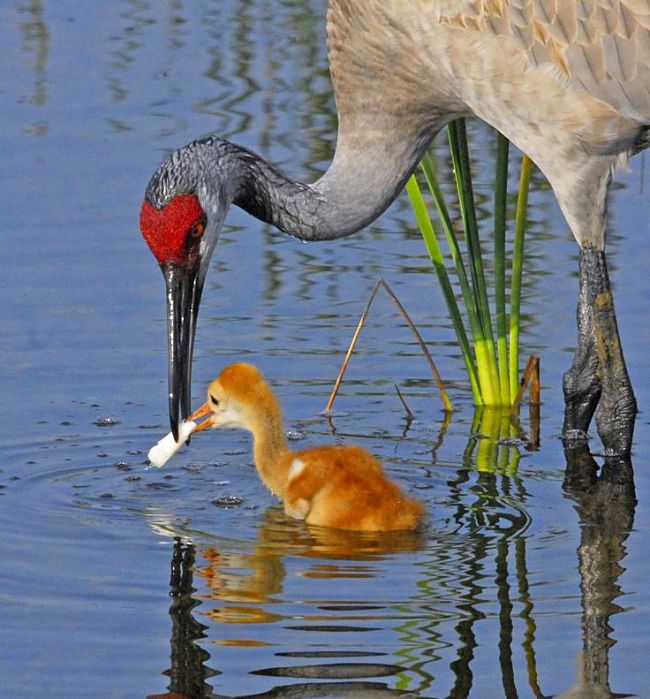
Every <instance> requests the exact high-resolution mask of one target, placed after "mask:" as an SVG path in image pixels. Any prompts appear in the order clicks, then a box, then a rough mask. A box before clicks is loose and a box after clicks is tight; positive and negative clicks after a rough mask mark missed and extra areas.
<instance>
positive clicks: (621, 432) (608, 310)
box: [564, 247, 637, 456]
mask: <svg viewBox="0 0 650 699" xmlns="http://www.w3.org/2000/svg"><path fill="white" fill-rule="evenodd" d="M564 393H565V403H566V412H565V420H564V434H565V437H567V438H569V439H570V438H571V437H575V436H578V435H579V433H580V432H582V433H585V432H586V429H587V427H588V425H589V421H590V420H591V417H592V415H593V413H594V410H595V409H596V406H598V411H597V415H596V425H597V428H598V434H599V435H600V438H601V440H602V442H603V447H604V449H605V454H607V455H610V456H624V455H627V454H629V453H630V449H631V446H632V435H633V432H634V420H635V417H636V412H637V407H636V399H635V398H634V392H633V390H632V384H631V382H630V378H629V376H628V373H627V369H626V367H625V360H624V358H623V348H622V346H621V339H620V337H619V334H618V326H617V323H616V314H615V312H614V299H613V297H612V291H611V287H610V284H609V276H608V273H607V260H606V256H605V252H604V251H603V250H596V249H595V248H592V247H585V248H582V249H581V250H580V295H579V299H578V350H577V352H576V356H575V359H574V362H573V366H572V367H571V369H570V370H569V371H568V372H567V374H565V377H564Z"/></svg>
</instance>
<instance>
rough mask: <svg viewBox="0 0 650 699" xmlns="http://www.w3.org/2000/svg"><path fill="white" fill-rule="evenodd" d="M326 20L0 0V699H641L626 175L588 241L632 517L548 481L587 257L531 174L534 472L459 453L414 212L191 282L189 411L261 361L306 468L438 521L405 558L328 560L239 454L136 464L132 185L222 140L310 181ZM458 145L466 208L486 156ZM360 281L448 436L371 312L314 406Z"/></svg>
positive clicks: (158, 427)
mask: <svg viewBox="0 0 650 699" xmlns="http://www.w3.org/2000/svg"><path fill="white" fill-rule="evenodd" d="M323 5H324V3H322V2H317V1H316V0H312V1H309V0H305V1H303V2H297V1H293V0H265V1H261V0H257V1H254V2H236V1H235V0H226V1H224V0H219V2H216V1H215V2H209V1H208V0H204V1H203V2H197V3H193V4H192V5H191V6H189V5H188V6H186V5H184V4H182V3H178V2H169V3H146V2H133V1H131V2H127V1H126V0H120V1H116V2H113V3H105V4H103V5H101V6H100V5H98V4H93V5H92V6H91V4H88V6H87V7H86V5H85V4H79V3H67V2H59V3H53V2H52V3H46V2H38V1H37V0H31V1H29V2H28V1H27V0H22V1H18V0H15V1H14V0H9V1H8V2H5V3H4V4H3V5H2V7H0V46H1V47H2V49H1V55H2V60H0V104H1V107H2V108H1V110H0V119H1V123H2V129H0V163H1V167H0V211H2V214H3V216H2V236H1V238H0V240H1V241H2V243H1V244H2V259H3V261H4V265H3V276H2V279H3V281H2V287H1V288H2V298H3V303H2V304H1V305H0V321H1V322H0V352H1V359H2V361H1V363H0V367H1V368H0V385H1V386H2V390H1V391H0V408H1V412H0V415H1V416H2V425H3V437H2V440H1V441H0V532H2V537H1V538H0V561H2V566H1V567H0V688H1V689H2V694H3V696H21V697H42V696H49V697H66V698H68V697H84V698H85V697H120V698H121V697H143V696H148V695H160V694H164V693H165V692H170V693H171V692H173V693H176V694H180V695H185V696H188V697H204V696H250V695H262V696H305V697H306V696H334V697H339V696H390V695H392V694H395V695H397V694H399V693H400V692H408V693H410V695H411V696H426V697H481V698H483V697H488V698H489V697H503V696H506V697H535V696H543V695H544V696H549V695H561V693H562V692H567V691H568V690H569V689H570V688H571V687H572V686H573V685H575V684H576V683H580V682H582V683H583V684H582V686H583V687H584V682H585V681H586V679H587V678H586V676H585V674H584V671H585V670H588V671H589V675H588V676H590V677H592V678H593V682H594V683H595V684H594V685H592V687H591V688H590V689H589V690H584V692H587V693H584V692H583V695H582V696H603V697H605V696H611V693H612V692H620V693H628V694H632V695H636V696H647V695H648V692H647V686H646V685H647V671H646V667H645V659H646V658H647V656H648V653H649V652H650V648H649V646H648V640H647V633H646V630H647V629H648V628H649V627H650V626H649V625H650V620H649V618H648V617H649V614H648V613H649V609H650V599H649V596H648V586H647V579H648V575H649V573H650V567H649V564H648V560H649V556H648V544H647V542H646V541H645V532H646V531H647V530H648V524H649V510H648V503H647V493H648V475H647V467H646V461H647V457H646V455H647V454H648V450H649V447H650V428H649V425H648V417H647V410H646V407H647V403H648V400H649V398H650V394H649V393H648V390H647V387H648V386H649V385H650V363H649V362H648V359H647V352H646V351H645V350H646V347H647V337H646V336H647V330H646V329H647V327H648V326H649V323H648V320H649V318H648V312H647V304H645V299H646V298H647V297H648V293H649V292H650V289H649V288H648V287H649V283H648V277H647V274H646V260H647V257H648V243H647V241H646V238H647V232H648V223H647V218H648V205H647V189H646V185H645V171H644V165H645V162H644V159H643V157H640V158H637V159H636V160H635V161H634V162H633V164H632V167H631V170H630V171H629V172H626V173H622V174H621V175H620V176H619V178H618V180H617V181H618V186H617V188H616V190H615V191H614V193H613V196H612V200H611V223H612V230H611V234H610V246H609V251H610V265H611V268H612V277H613V282H614V288H615V293H616V297H617V302H618V312H619V322H620V328H621V334H622V336H623V341H624V344H625V348H626V358H627V361H628V365H629V369H630V373H631V376H632V379H633V382H634V385H635V388H636V392H637V397H638V399H639V404H640V408H641V412H640V415H639V418H638V421H637V430H636V435H635V447H634V454H633V465H634V485H635V486H636V495H637V498H638V504H637V505H636V507H633V506H631V505H630V502H629V499H626V497H625V493H624V492H623V491H620V492H618V493H615V494H614V496H612V495H611V493H606V495H607V496H608V497H602V496H599V495H598V494H597V493H596V494H592V495H588V496H585V495H580V494H578V490H579V489H574V490H570V489H569V488H567V487H566V486H563V479H564V474H565V468H566V460H565V455H564V454H563V452H562V448H561V444H560V442H559V440H558V434H559V432H560V428H561V422H562V396H561V390H560V386H561V375H562V372H563V371H564V370H565V369H566V368H567V367H568V365H569V364H570V361H571V355H572V351H573V349H574V345H575V321H574V308H575V296H576V291H577V279H576V269H577V261H576V250H575V246H574V244H573V242H572V241H571V239H570V236H569V234H568V232H567V230H566V226H565V224H564V222H563V221H562V219H561V217H560V215H559V212H558V210H557V206H556V204H555V203H554V200H553V198H552V196H551V194H550V192H549V191H548V188H547V187H546V186H545V185H544V183H543V181H542V180H541V178H539V177H537V179H536V182H535V187H534V191H533V195H532V208H531V222H530V235H529V240H528V243H527V244H528V258H527V263H526V265H527V266H526V282H525V294H524V311H525V313H526V317H525V322H524V335H523V343H524V353H525V354H528V353H530V352H535V353H537V354H539V355H540V357H541V363H542V382H543V386H542V399H543V405H542V409H541V445H540V448H539V449H538V450H529V449H528V448H527V445H526V442H525V440H524V441H522V442H518V443H517V444H516V445H515V446H507V445H505V444H501V445H500V446H499V445H495V444H493V443H490V442H489V440H485V439H480V438H475V437H472V436H471V435H472V433H473V430H472V422H473V418H474V415H473V409H472V406H471V399H470V396H469V393H468V390H467V386H466V382H465V379H464V377H463V372H462V366H461V361H460V357H459V353H458V350H457V348H456V346H455V341H454V336H453V333H452V330H451V328H450V324H449V321H448V319H447V317H446V312H445V308H444V304H443V302H442V299H441V296H440V293H439V291H438V287H437V282H436V280H435V278H434V277H433V275H432V273H431V267H430V263H429V261H428V258H427V255H426V251H425V249H424V246H423V244H422V241H421V239H420V238H419V234H418V233H417V231H416V230H415V229H414V226H413V217H412V213H411V211H410V208H409V205H408V201H407V200H406V197H405V196H402V197H400V199H399V200H398V201H397V202H396V203H395V204H394V205H393V206H392V207H391V209H390V210H389V211H388V212H387V214H385V215H384V216H383V217H382V218H381V219H380V220H379V221H377V222H376V223H375V224H373V225H372V226H371V227H369V228H368V229H366V230H365V231H363V232H361V233H360V234H358V235H356V236H354V237H352V238H349V239H347V240H344V241H338V242H335V243H331V244H320V245H317V244H314V245H304V244H301V243H299V242H298V241H295V240H293V239H290V238H287V237H284V236H282V235H280V234H277V233H274V232H273V231H271V230H270V229H268V228H267V227H265V226H263V225H262V224H260V223H258V222H257V221H255V220H252V219H250V218H249V217H247V216H246V215H245V214H243V213H242V212H239V211H237V210H233V211H232V212H231V214H230V216H229V218H228V221H227V226H226V230H225V231H224V234H223V236H222V239H221V241H220V243H219V246H218V248H217V250H216V253H215V256H214V260H213V264H212V269H211V272H210V275H209V277H208V282H207V286H206V292H205V296H204V302H203V307H202V311H201V319H200V322H199V330H198V336H197V348H196V361H195V371H194V376H195V380H194V393H195V403H197V405H198V402H199V401H201V400H202V395H203V391H204V390H205V387H206V386H207V383H208V382H209V381H210V380H211V379H212V378H214V376H216V374H217V373H218V372H219V370H220V369H221V367H222V366H224V365H225V364H227V363H229V362H231V361H234V360H238V359H242V358H244V359H246V360H248V361H252V362H254V363H256V364H257V365H258V366H259V367H260V368H261V369H262V370H263V371H264V373H265V374H266V375H267V376H268V378H269V379H270V380H271V381H272V383H273V384H274V386H275V387H276V389H277V392H278V396H279V398H280V400H281V402H282V405H283V408H284V412H285V417H286V421H287V428H288V429H290V430H291V431H292V433H293V436H294V437H295V438H296V446H299V447H301V448H302V447H304V446H307V445H308V444H316V443H321V442H326V443H327V442H329V443H334V442H340V443H348V442H350V443H352V442H354V443H360V444H363V445H364V446H366V447H367V448H369V449H370V450H372V451H373V452H374V453H376V454H377V455H378V456H379V457H380V458H381V459H382V460H383V461H384V463H385V465H386V468H387V470H388V471H389V473H390V474H391V476H392V477H393V478H395V479H396V480H397V481H399V482H400V483H401V484H402V485H403V486H404V488H405V489H407V490H408V491H409V492H411V493H412V494H414V495H415V496H416V497H419V498H421V499H422V500H423V501H425V502H426V503H427V505H428V509H429V511H430V522H429V526H428V528H427V529H426V530H425V532H424V533H423V534H422V536H420V537H410V536H407V537H396V538H390V539H387V538H385V537H382V538H381V540H376V539H375V538H373V537H370V538H359V537H350V536H344V535H335V534H333V533H331V532H330V533H327V532H322V531H321V532H314V531H310V530H308V529H307V528H306V527H304V525H302V524H301V523H298V522H294V521H292V520H289V519H287V518H286V517H284V515H283V514H282V512H281V510H280V509H279V508H278V506H277V503H276V502H275V501H274V499H273V498H272V496H271V495H270V494H269V493H268V492H266V490H265V489H264V487H263V486H262V484H261V483H260V481H259V479H258V478H257V476H256V473H255V471H254V469H253V468H252V466H251V455H250V443H249V439H248V436H247V435H246V434H243V433H239V432H224V433H218V434H217V433H211V434H206V435H201V436H199V437H197V438H196V439H194V440H193V441H192V444H191V446H190V447H189V448H186V449H184V450H182V451H181V452H180V453H179V454H178V455H177V456H176V457H175V458H174V459H173V460H172V461H171V462H170V463H169V465H168V466H167V467H166V468H165V469H163V470H147V469H146V463H145V461H146V452H147V450H148V449H149V447H150V446H151V445H152V444H153V443H154V442H155V441H157V439H159V438H160V437H161V436H162V435H163V434H164V433H165V432H166V431H167V429H168V426H167V416H166V400H165V395H166V375H165V372H166V345H165V310H164V292H163V282H162V278H161V275H160V272H159V270H158V269H157V267H156V265H155V263H154V261H153V259H152V258H151V256H150V253H149V251H148V250H147V248H146V246H145V244H144V243H143V241H142V240H141V238H140V235H139V232H138V225H137V219H138V212H139V207H140V204H141V200H142V196H143V191H144V187H145V185H146V183H147V180H148V178H149V176H150V174H151V172H152V170H153V168H154V167H155V166H156V165H157V163H158V162H159V160H160V159H161V157H162V156H163V154H164V153H165V152H166V151H167V150H168V149H170V148H172V147H175V146H178V145H181V144H183V143H185V142H187V141H189V140H191V139H192V138H195V137H197V136H200V135H205V134H208V133H212V132H218V133H220V134H221V135H223V136H226V137H230V138H232V139H235V140H237V141H238V142H240V143H243V144H244V145H246V146H249V147H252V148H254V149H256V150H258V151H260V152H262V153H264V154H265V155H266V156H267V157H268V158H269V159H271V160H273V161H274V162H276V163H278V164H279V165H281V166H282V167H284V168H285V169H286V170H288V171H289V172H290V173H292V174H293V175H295V176H297V177H303V178H305V179H308V180H309V179H315V178H316V177H317V176H318V174H319V173H320V172H322V171H323V170H324V169H325V167H326V166H327V163H328V162H329V159H330V157H331V154H332V150H333V147H334V138H335V133H336V128H335V124H336V122H335V108H334V103H333V98H332V95H331V91H330V85H329V80H328V73H327V68H326V66H327V64H326V55H325V50H324V38H323V37H324V17H323V15H324V7H323ZM285 37H291V41H285V40H284V38H285ZM471 134H472V139H473V141H474V150H473V152H474V153H475V155H476V158H477V162H478V163H479V169H480V168H481V164H484V165H483V169H480V171H479V173H478V178H479V181H480V183H481V186H482V188H483V189H480V188H479V191H480V192H482V193H483V196H485V197H487V196H488V192H489V182H490V178H491V170H490V167H492V160H491V152H490V148H491V146H490V144H491V141H490V138H491V136H490V134H489V133H488V132H487V131H486V130H485V129H482V128H481V127H479V126H474V127H473V128H472V131H471ZM443 147H444V142H443V141H442V140H441V143H440V148H443ZM485 208H486V209H488V208H489V206H488V205H487V204H486V205H485ZM380 277H383V278H385V279H386V280H387V281H388V282H389V284H390V285H391V287H392V288H393V289H394V290H395V291H396V292H397V293H398V295H399V297H400V299H401V300H402V302H403V303H404V304H405V306H406V307H407V309H408V310H409V312H410V314H411V315H412V317H413V319H414V321H415V322H416V324H417V326H418V328H419V330H420V332H421V333H422V334H423V336H424V338H425V340H426V341H427V343H428V345H429V347H430V349H431V351H432V353H433V354H434V357H435V359H436V362H437V363H438V364H439V368H440V370H441V372H442V374H443V376H444V377H445V378H446V379H447V380H448V383H449V385H450V391H451V395H452V399H453V401H454V403H455V404H456V406H457V408H458V411H457V412H456V413H454V415H453V418H452V420H451V422H450V423H449V424H446V423H445V422H444V415H443V413H442V410H441V404H440V400H439V398H438V395H437V392H436V389H435V385H434V383H433V381H432V380H431V376H430V373H429V369H428V367H427V364H426V362H425V360H424V359H423V357H422V356H421V353H420V350H419V348H418V346H417V344H416V342H415V340H414V339H413V337H412V335H411V334H410V332H409V330H408V328H407V327H406V326H405V323H404V321H403V319H402V318H401V316H400V315H399V314H398V312H397V311H396V309H395V308H394V306H393V305H392V303H391V302H390V300H389V299H388V298H387V297H386V296H383V295H381V294H380V296H379V297H378V298H377V301H376V302H375V306H374V310H373V311H372V312H371V314H370V317H369V321H368V324H367V326H366V328H365V329H364V331H363V334H362V336H361V339H360V342H359V346H358V349H357V351H356V352H355V355H354V357H353V360H352V362H351V364H350V368H349V369H348V373H347V374H346V380H345V382H344V384H343V387H342V390H341V393H340V394H339V396H338V397H337V400H336V403H335V407H334V414H333V416H332V417H331V418H326V417H324V416H323V415H322V411H323V408H324V406H325V403H326V400H327V397H328V395H329V392H330V390H331V387H332V384H333V380H334V378H335V377H336V374H337V372H338V369H339V366H340V363H341V361H342V358H343V354H344V353H345V350H346V348H347V345H348V343H349V340H350V338H351V336H352V333H353V331H354V328H355V326H356V323H357V320H358V317H359V315H360V313H361V311H362V309H363V306H364V304H365V302H366V300H367V298H368V295H369V293H370V291H371V289H372V287H373V285H374V283H375V282H376V280H377V279H378V278H380ZM298 358H299V360H298ZM395 383H397V384H398V385H399V386H400V388H401V390H402V391H403V393H404V395H405V398H406V400H407V402H408V404H409V407H410V408H411V410H412V411H413V413H414V414H415V419H414V420H413V421H412V422H411V421H409V420H407V419H406V417H405V413H404V410H403V408H402V406H401V404H400V402H399V400H398V398H397V396H396V393H395V389H394V384H395ZM523 427H524V429H525V430H526V432H527V433H528V432H529V431H530V423H529V421H528V416H527V415H526V413H524V416H523ZM485 428H486V423H485V422H484V423H483V425H482V426H479V432H480V431H481V430H483V431H484V430H485ZM592 446H593V448H594V450H596V451H597V449H598V442H597V439H594V440H593V445H592ZM617 495H618V497H616V496H617ZM599 497H600V498H601V499H598V498H599ZM632 518H633V519H632ZM292 688H293V689H292ZM589 692H591V693H589Z"/></svg>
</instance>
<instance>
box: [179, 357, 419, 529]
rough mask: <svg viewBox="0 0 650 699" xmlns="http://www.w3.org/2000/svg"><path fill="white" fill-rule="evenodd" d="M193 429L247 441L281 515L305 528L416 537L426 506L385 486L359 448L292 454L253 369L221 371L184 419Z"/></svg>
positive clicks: (237, 366)
mask: <svg viewBox="0 0 650 699" xmlns="http://www.w3.org/2000/svg"><path fill="white" fill-rule="evenodd" d="M204 415H209V416H210V417H209V418H208V419H207V420H205V421H204V422H203V423H201V424H200V425H199V428H198V429H199V430H202V429H206V428H207V427H239V428H242V429H246V430H249V431H250V432H252V433H253V454H254V459H255V466H256V468H257V472H258V473H259V475H260V478H261V479H262V481H263V482H264V484H265V485H266V487H267V488H268V489H269V490H271V492H273V493H275V494H276V495H277V496H278V497H280V498H281V499H282V501H283V503H284V509H285V512H286V513H287V514H288V515H290V516H291V517H295V518H297V519H304V520H305V521H306V522H307V523H308V524H314V525H319V526H323V527H336V528H338V529H350V530H358V531H397V530H412V529H416V528H417V527H418V525H419V524H420V523H421V522H422V519H423V518H424V515H425V508H424V506H423V505H422V504H421V503H420V502H418V501H417V500H413V499H412V498H409V497H407V496H406V495H405V494H404V493H403V492H402V490H401V489H400V487H399V486H398V485H396V484H395V483H393V482H392V481H391V480H389V479H388V478H387V476H386V474H385V473H384V471H383V469H382V467H381V464H380V463H379V461H377V459H375V458H374V457H373V456H372V454H370V453H369V452H367V451H366V450H365V449H362V448H361V447H357V446H344V447H340V446H326V447H316V448H312V449H303V450H300V451H291V450H290V449H289V445H288V443H287V439H286V436H285V432H284V426H283V424H282V413H281V410H280V406H279V404H278V402H277V400H276V398H275V396H274V395H273V391H272V390H271V387H270V386H269V385H268V384H267V383H266V381H265V380H264V377H263V376H262V374H261V373H260V372H259V371H258V369H256V368H255V367H254V366H252V365H251V364H246V363H244V362H240V363H237V364H231V365H230V366H228V367H226V368H225V369H224V370H223V371H222V372H221V374H220V375H219V377H218V378H217V379H216V380H215V381H213V382H212V383H211V384H210V387H209V388H208V400H207V402H206V403H205V404H204V405H203V406H202V407H201V408H199V409H198V410H197V411H196V412H195V413H194V415H192V417H191V418H190V419H192V420H194V419H196V418H198V417H201V416H204Z"/></svg>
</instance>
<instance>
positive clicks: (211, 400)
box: [210, 394, 219, 405]
mask: <svg viewBox="0 0 650 699" xmlns="http://www.w3.org/2000/svg"><path fill="white" fill-rule="evenodd" d="M210 402H211V403H212V405H219V399H218V398H216V397H215V396H213V395H212V394H210Z"/></svg>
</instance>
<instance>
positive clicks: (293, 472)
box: [287, 459, 305, 482]
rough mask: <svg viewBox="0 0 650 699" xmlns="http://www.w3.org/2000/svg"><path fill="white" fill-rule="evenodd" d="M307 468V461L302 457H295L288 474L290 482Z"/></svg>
mask: <svg viewBox="0 0 650 699" xmlns="http://www.w3.org/2000/svg"><path fill="white" fill-rule="evenodd" d="M304 468H305V462H304V461H303V460H302V459H294V460H293V461H292V462H291V466H289V473H288V475H287V480H288V481H289V482H290V481H292V480H293V479H294V478H295V477H296V476H299V475H300V474H301V473H302V472H303V470H304Z"/></svg>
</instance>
